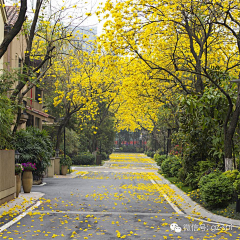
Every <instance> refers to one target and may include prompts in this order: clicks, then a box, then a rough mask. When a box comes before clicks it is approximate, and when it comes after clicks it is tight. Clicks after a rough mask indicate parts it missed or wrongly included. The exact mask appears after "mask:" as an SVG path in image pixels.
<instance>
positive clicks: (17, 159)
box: [15, 150, 20, 163]
mask: <svg viewBox="0 0 240 240" xmlns="http://www.w3.org/2000/svg"><path fill="white" fill-rule="evenodd" d="M19 157H20V153H19V152H18V150H15V163H19Z"/></svg>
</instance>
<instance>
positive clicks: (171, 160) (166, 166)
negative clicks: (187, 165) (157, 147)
mask: <svg viewBox="0 0 240 240" xmlns="http://www.w3.org/2000/svg"><path fill="white" fill-rule="evenodd" d="M180 168H182V164H181V160H180V159H179V158H178V157H176V156H168V157H167V158H166V159H165V160H164V161H163V162H162V164H161V171H162V173H164V174H166V176H168V177H175V176H177V175H178V171H179V169H180Z"/></svg>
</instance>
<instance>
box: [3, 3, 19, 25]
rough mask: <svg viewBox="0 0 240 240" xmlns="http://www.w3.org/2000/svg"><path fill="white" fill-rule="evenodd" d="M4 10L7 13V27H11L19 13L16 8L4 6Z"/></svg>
mask: <svg viewBox="0 0 240 240" xmlns="http://www.w3.org/2000/svg"><path fill="white" fill-rule="evenodd" d="M5 9H6V12H7V25H10V26H13V25H14V24H15V23H16V21H17V19H18V14H19V11H18V9H17V7H16V6H6V7H5Z"/></svg>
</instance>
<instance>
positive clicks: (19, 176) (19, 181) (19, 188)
mask: <svg viewBox="0 0 240 240" xmlns="http://www.w3.org/2000/svg"><path fill="white" fill-rule="evenodd" d="M21 185H22V184H21V173H19V174H17V175H16V197H18V196H19V193H20V192H21Z"/></svg>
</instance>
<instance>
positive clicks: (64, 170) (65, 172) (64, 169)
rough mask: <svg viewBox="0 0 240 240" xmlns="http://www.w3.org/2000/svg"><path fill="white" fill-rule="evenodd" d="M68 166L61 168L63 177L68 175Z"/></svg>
mask: <svg viewBox="0 0 240 240" xmlns="http://www.w3.org/2000/svg"><path fill="white" fill-rule="evenodd" d="M67 171H68V166H61V173H62V175H67Z"/></svg>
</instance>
